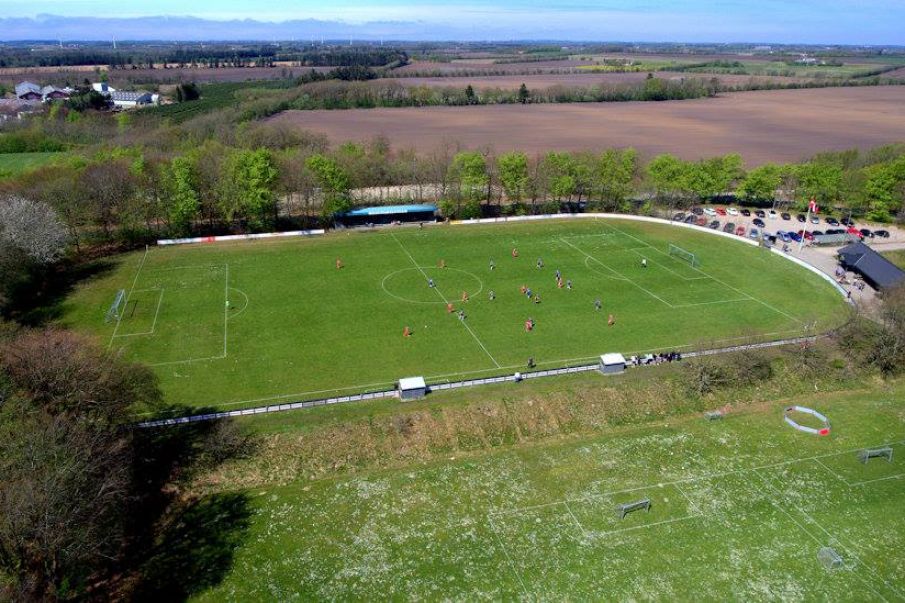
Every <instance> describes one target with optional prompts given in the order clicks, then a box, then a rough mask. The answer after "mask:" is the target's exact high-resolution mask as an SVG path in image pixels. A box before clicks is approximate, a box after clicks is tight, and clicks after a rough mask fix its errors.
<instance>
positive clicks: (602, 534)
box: [595, 515, 700, 536]
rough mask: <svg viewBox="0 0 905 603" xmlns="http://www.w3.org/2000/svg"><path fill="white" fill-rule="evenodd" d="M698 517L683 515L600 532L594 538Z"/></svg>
mask: <svg viewBox="0 0 905 603" xmlns="http://www.w3.org/2000/svg"><path fill="white" fill-rule="evenodd" d="M698 517H700V515H685V516H683V517H673V518H672V519H664V520H662V521H655V522H654V523H645V524H642V525H640V526H632V527H630V528H619V529H618V530H609V531H607V532H600V533H598V534H595V536H612V535H614V534H621V533H622V532H631V531H632V530H640V529H642V528H653V527H656V526H662V525H663V524H667V523H675V522H677V521H688V520H689V519H697V518H698Z"/></svg>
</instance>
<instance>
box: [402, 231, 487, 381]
mask: <svg viewBox="0 0 905 603" xmlns="http://www.w3.org/2000/svg"><path fill="white" fill-rule="evenodd" d="M390 236H391V237H393V240H394V241H396V243H398V244H399V247H400V249H402V251H403V252H404V253H405V255H407V256H408V258H409V260H411V262H412V264H413V265H414V266H415V268H417V269H418V271H419V272H420V273H421V275H422V276H424V279H425V280H430V277H429V276H428V275H427V273H426V272H425V271H424V269H423V268H422V267H421V266H419V265H418V262H416V261H415V258H413V257H412V254H411V253H409V251H408V249H406V248H405V245H403V244H402V241H400V240H399V239H398V238H396V235H395V234H394V233H390ZM433 290H434V291H436V292H437V295H439V296H440V299H442V300H443V303H445V304H447V305H448V304H449V300H448V299H446V296H445V295H443V293H441V292H440V289H439V288H437V287H433ZM459 322H461V323H462V326H464V327H465V328H466V329H467V330H468V332H469V333H471V336H472V337H474V340H475V341H477V342H478V345H479V346H481V349H482V350H484V353H485V354H487V356H488V357H489V358H490V360H491V361H492V362H493V363H494V364H495V365H496V367H497V368H503V367H502V366H500V363H499V362H497V361H496V358H494V357H493V354H491V353H490V350H488V349H487V347H486V346H485V345H484V343H483V342H482V341H481V340H480V339H478V336H477V335H476V334H475V332H474V331H472V330H471V327H470V326H469V325H468V323H467V322H465V321H464V320H460V321H459Z"/></svg>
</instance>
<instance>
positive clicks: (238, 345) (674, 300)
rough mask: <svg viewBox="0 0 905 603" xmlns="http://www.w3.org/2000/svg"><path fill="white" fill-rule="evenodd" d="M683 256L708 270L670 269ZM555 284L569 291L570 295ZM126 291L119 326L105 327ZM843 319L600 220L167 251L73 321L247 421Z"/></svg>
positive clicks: (754, 257)
mask: <svg viewBox="0 0 905 603" xmlns="http://www.w3.org/2000/svg"><path fill="white" fill-rule="evenodd" d="M670 244H673V245H677V246H679V247H681V248H683V249H685V250H687V251H689V252H691V253H693V254H695V256H696V258H697V264H698V265H697V266H693V265H691V264H690V263H689V262H687V261H686V260H684V259H682V258H679V257H675V256H671V255H670V254H669V253H668V250H669V245H670ZM514 248H515V249H517V250H518V257H513V256H512V250H513V249H514ZM337 258H341V259H342V262H343V264H344V267H343V268H341V269H337V267H336V265H335V262H336V259H337ZM539 258H540V259H542V260H543V264H544V266H543V268H538V267H537V260H538V259H539ZM644 259H646V261H647V266H646V267H644V266H642V260H644ZM491 260H492V261H493V262H494V264H495V268H494V269H491ZM441 263H445V267H441ZM556 270H559V271H561V274H562V278H563V282H564V285H565V284H567V283H568V282H571V288H569V287H568V286H563V287H559V286H558V285H557V282H556V279H555V276H554V273H555V271H556ZM429 279H433V282H434V284H435V286H434V287H430V286H429V284H428V280H429ZM523 286H525V287H528V288H530V289H531V290H532V293H533V294H535V295H537V296H538V297H539V300H540V303H535V300H534V299H529V298H528V296H527V295H525V294H523V293H522V292H521V288H522V287H523ZM121 289H122V290H124V291H125V292H126V297H125V304H124V306H123V307H122V309H121V311H120V313H119V318H118V319H114V320H112V321H110V322H105V321H104V317H105V314H106V312H107V310H108V308H109V307H110V305H111V303H112V302H113V300H114V298H115V297H116V293H117V291H118V290H121ZM491 292H493V293H494V294H495V299H491ZM463 293H467V294H468V297H469V300H468V301H467V302H463V301H462V297H463ZM598 299H599V300H600V301H601V309H600V310H597V309H596V308H595V301H596V300H598ZM447 304H452V306H453V307H454V308H455V312H453V313H449V312H448V311H447ZM459 310H462V311H463V312H464V313H465V317H464V319H462V318H460V317H459V316H458V311H459ZM610 316H612V317H613V319H614V320H615V324H613V325H610V324H608V323H609V317H610ZM844 317H845V304H844V302H843V300H842V299H841V297H840V296H839V294H838V293H837V292H836V291H835V290H834V289H833V288H832V287H831V286H830V285H829V284H828V283H826V282H825V281H823V280H822V279H821V278H820V277H818V276H817V275H814V274H812V273H810V272H808V271H806V270H804V269H802V268H800V267H798V266H796V265H795V264H793V263H792V262H789V261H787V260H784V259H782V258H780V257H777V256H776V255H774V254H771V253H769V252H767V251H765V250H763V249H760V248H756V247H753V246H749V245H745V244H743V243H741V242H739V241H732V240H729V239H727V238H724V237H717V236H713V235H709V234H706V233H700V232H695V231H693V230H691V229H684V228H678V227H673V226H668V225H664V224H652V223H644V222H633V221H628V220H591V219H587V220H560V221H543V222H526V223H514V224H513V223H510V224H506V225H436V226H430V227H426V228H423V229H419V228H417V227H411V228H396V229H389V230H383V229H380V230H376V231H369V232H349V233H334V234H330V235H328V236H325V237H322V238H316V239H315V238H312V239H304V240H302V239H294V240H285V239H284V240H274V241H266V240H260V241H255V242H243V243H236V244H229V243H226V244H209V245H196V246H178V247H152V248H151V249H150V250H149V251H148V252H146V253H145V252H139V253H133V254H128V255H124V256H121V257H120V258H118V259H116V260H114V261H113V265H112V266H111V267H110V269H109V270H108V271H106V272H104V273H103V274H99V275H98V276H96V277H94V278H92V279H91V280H90V281H87V282H85V283H83V284H82V285H81V286H80V287H79V288H78V289H77V290H76V291H75V292H74V293H73V295H72V296H71V297H70V298H68V299H67V302H66V305H65V308H64V311H63V317H62V320H61V322H62V323H63V324H65V325H67V326H72V327H76V328H78V329H81V330H84V331H88V332H91V333H93V334H95V335H97V337H98V338H99V339H100V341H102V343H103V344H104V345H108V346H109V347H110V348H111V349H113V350H115V351H117V352H121V353H122V354H123V355H124V356H125V357H126V358H129V359H133V360H136V361H140V362H142V363H145V364H147V365H150V366H152V367H153V368H154V370H155V371H156V373H157V374H158V375H159V377H160V383H161V386H162V388H163V390H164V393H165V395H166V398H167V400H168V401H170V402H173V403H179V404H184V405H188V406H193V407H202V406H205V407H217V408H222V409H235V408H243V407H250V406H256V405H262V404H267V403H277V402H281V401H293V400H301V399H311V398H318V397H324V396H331V395H343V394H346V393H355V392H360V391H367V390H376V389H383V388H388V387H392V385H393V383H394V382H395V381H396V380H397V379H399V378H401V377H409V376H417V375H420V376H424V377H425V378H426V379H427V380H428V381H429V382H436V381H441V380H453V379H457V378H465V377H478V376H489V375H493V374H503V373H511V372H514V371H517V370H524V368H525V367H526V363H527V361H528V359H529V358H533V359H534V362H535V363H536V364H537V366H539V367H541V368H547V367H556V366H564V365H568V364H573V363H580V362H589V361H593V359H594V358H596V357H597V356H598V355H600V354H602V353H606V352H621V353H623V354H627V355H628V354H635V353H645V352H648V351H651V352H657V351H667V350H678V351H682V350H688V349H691V348H692V347H693V346H696V345H712V346H722V345H732V344H734V343H741V342H745V341H748V340H750V339H751V338H766V339H779V338H783V337H790V336H796V335H801V334H803V333H805V332H806V331H807V329H808V328H809V327H811V328H813V327H814V326H815V323H816V329H817V330H821V329H826V328H830V327H831V326H833V325H835V324H838V323H839V322H840V321H841V320H843V319H844ZM529 319H533V320H534V324H535V328H534V329H533V330H532V331H530V332H528V331H526V328H525V323H526V321H528V320H529ZM406 327H409V329H410V330H411V333H412V335H411V336H410V337H403V331H404V329H405V328H406Z"/></svg>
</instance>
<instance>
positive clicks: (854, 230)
mask: <svg viewBox="0 0 905 603" xmlns="http://www.w3.org/2000/svg"><path fill="white" fill-rule="evenodd" d="M845 232H847V233H848V234H851V235H855V236H856V237H858V238H859V239H863V238H864V235H863V234H861V231H860V230H858V229H857V228H855V227H854V226H849V227H848V229H846V231H845Z"/></svg>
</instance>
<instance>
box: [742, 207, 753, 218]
mask: <svg viewBox="0 0 905 603" xmlns="http://www.w3.org/2000/svg"><path fill="white" fill-rule="evenodd" d="M742 215H743V216H745V217H748V216H750V215H751V210H750V209H748V208H747V207H745V208H742Z"/></svg>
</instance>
